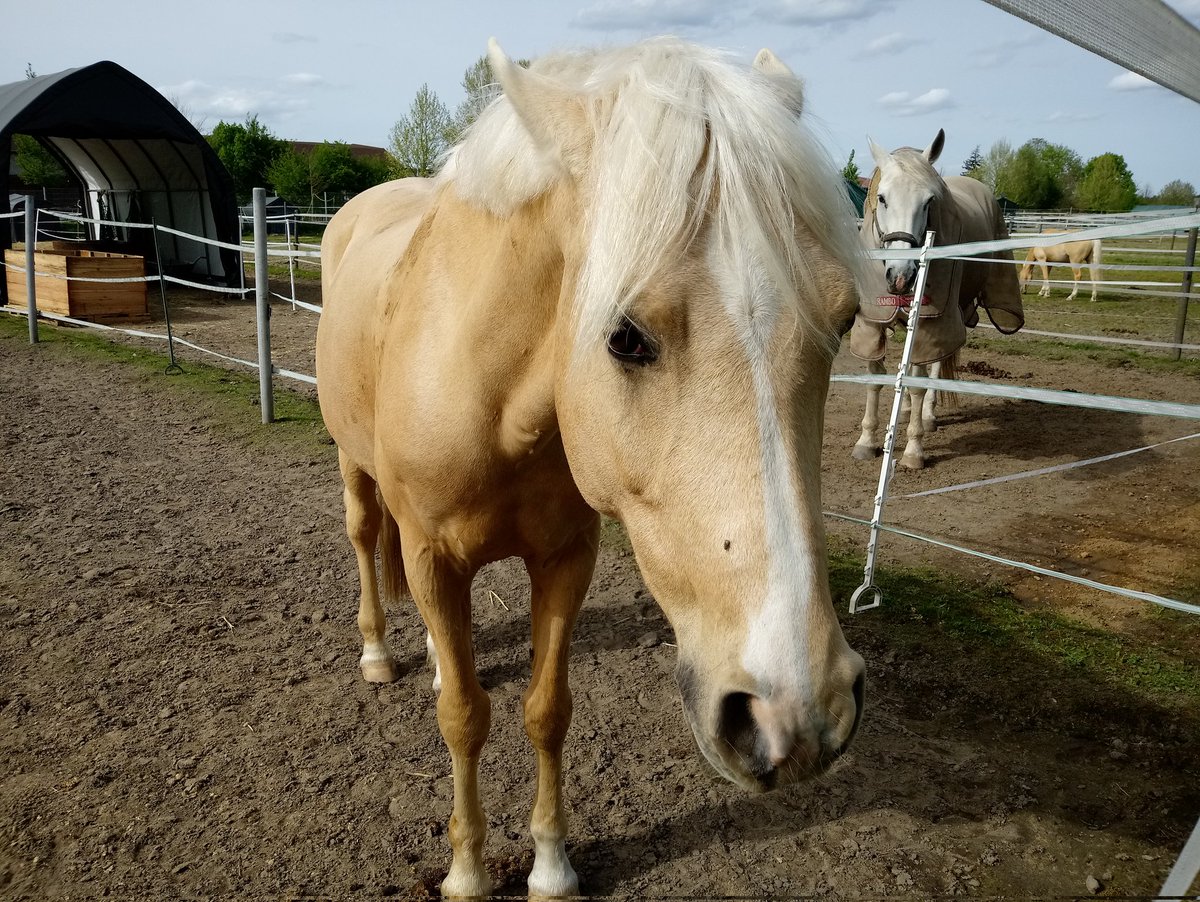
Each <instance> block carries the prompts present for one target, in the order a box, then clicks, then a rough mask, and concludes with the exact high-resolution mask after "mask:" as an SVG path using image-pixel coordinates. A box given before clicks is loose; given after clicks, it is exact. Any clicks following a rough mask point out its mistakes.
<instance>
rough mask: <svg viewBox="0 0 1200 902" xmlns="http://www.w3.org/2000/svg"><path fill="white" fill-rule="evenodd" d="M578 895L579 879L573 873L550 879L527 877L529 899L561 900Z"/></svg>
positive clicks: (534, 876)
mask: <svg viewBox="0 0 1200 902" xmlns="http://www.w3.org/2000/svg"><path fill="white" fill-rule="evenodd" d="M578 895H579V878H578V877H576V876H575V872H574V871H570V873H569V874H561V875H553V876H551V878H550V879H545V878H544V877H542V876H539V875H537V874H533V873H531V874H530V875H529V898H530V899H531V900H533V899H562V898H564V897H568V898H569V897H573V896H578Z"/></svg>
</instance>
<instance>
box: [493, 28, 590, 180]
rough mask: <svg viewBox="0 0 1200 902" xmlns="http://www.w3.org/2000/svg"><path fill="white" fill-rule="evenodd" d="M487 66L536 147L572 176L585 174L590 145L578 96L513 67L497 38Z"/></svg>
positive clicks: (535, 74)
mask: <svg viewBox="0 0 1200 902" xmlns="http://www.w3.org/2000/svg"><path fill="white" fill-rule="evenodd" d="M488 62H489V63H490V64H491V67H492V72H493V73H494V74H495V77H496V81H497V82H499V84H500V87H501V89H502V90H503V91H504V96H505V97H507V98H508V101H509V103H511V104H512V106H513V109H514V110H515V111H516V113H517V118H518V119H520V120H521V124H522V125H524V126H525V130H526V131H528V132H529V134H530V136H531V137H532V138H533V140H534V143H535V144H536V145H537V146H538V147H539V148H540V149H541V150H543V151H546V152H547V153H549V154H550V155H551V156H553V157H555V158H556V159H558V161H559V162H560V163H562V165H563V166H565V167H566V169H567V171H568V172H570V173H571V174H572V175H575V176H578V175H579V174H580V173H582V172H583V170H584V168H585V162H584V159H583V156H584V153H585V151H586V148H587V144H588V141H587V122H586V120H585V116H584V109H583V101H582V99H581V98H580V97H579V95H577V94H576V93H574V92H572V91H568V90H567V89H565V88H564V87H563V86H562V85H560V84H558V83H557V82H555V81H553V80H551V79H549V78H546V77H545V76H544V75H539V74H538V73H536V72H530V71H529V70H528V69H526V68H524V67H523V66H519V65H517V64H516V63H514V62H513V61H512V60H511V59H509V58H508V55H507V54H506V53H505V52H504V51H503V50H501V49H500V45H499V44H498V43H497V42H496V39H495V38H489V39H488Z"/></svg>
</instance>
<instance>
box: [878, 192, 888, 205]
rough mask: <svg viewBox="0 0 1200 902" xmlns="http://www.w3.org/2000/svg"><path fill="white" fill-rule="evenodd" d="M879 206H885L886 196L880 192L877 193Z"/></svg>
mask: <svg viewBox="0 0 1200 902" xmlns="http://www.w3.org/2000/svg"><path fill="white" fill-rule="evenodd" d="M879 206H881V207H886V206H887V198H886V197H884V196H883V195H882V194H881V195H879Z"/></svg>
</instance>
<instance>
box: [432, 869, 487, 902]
mask: <svg viewBox="0 0 1200 902" xmlns="http://www.w3.org/2000/svg"><path fill="white" fill-rule="evenodd" d="M441 890H442V898H443V899H488V898H490V897H491V895H492V881H491V880H490V879H489V878H488V875H487V872H486V871H485V870H483V868H482V867H480V868H479V869H478V871H476V872H471V871H469V870H468V869H466V868H461V869H459V868H456V867H455V866H454V865H453V864H451V865H450V873H449V874H447V875H446V879H445V880H443V881H442V886H441Z"/></svg>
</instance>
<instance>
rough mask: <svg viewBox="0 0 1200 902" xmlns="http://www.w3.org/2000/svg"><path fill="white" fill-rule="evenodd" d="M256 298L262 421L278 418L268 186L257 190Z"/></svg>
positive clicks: (270, 421) (255, 224)
mask: <svg viewBox="0 0 1200 902" xmlns="http://www.w3.org/2000/svg"><path fill="white" fill-rule="evenodd" d="M254 297H255V307H256V309H257V311H258V400H259V404H260V405H261V406H262V421H263V422H264V423H273V422H274V421H275V395H274V393H273V392H272V390H271V300H270V288H269V285H268V283H267V189H266V188H255V189H254Z"/></svg>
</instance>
